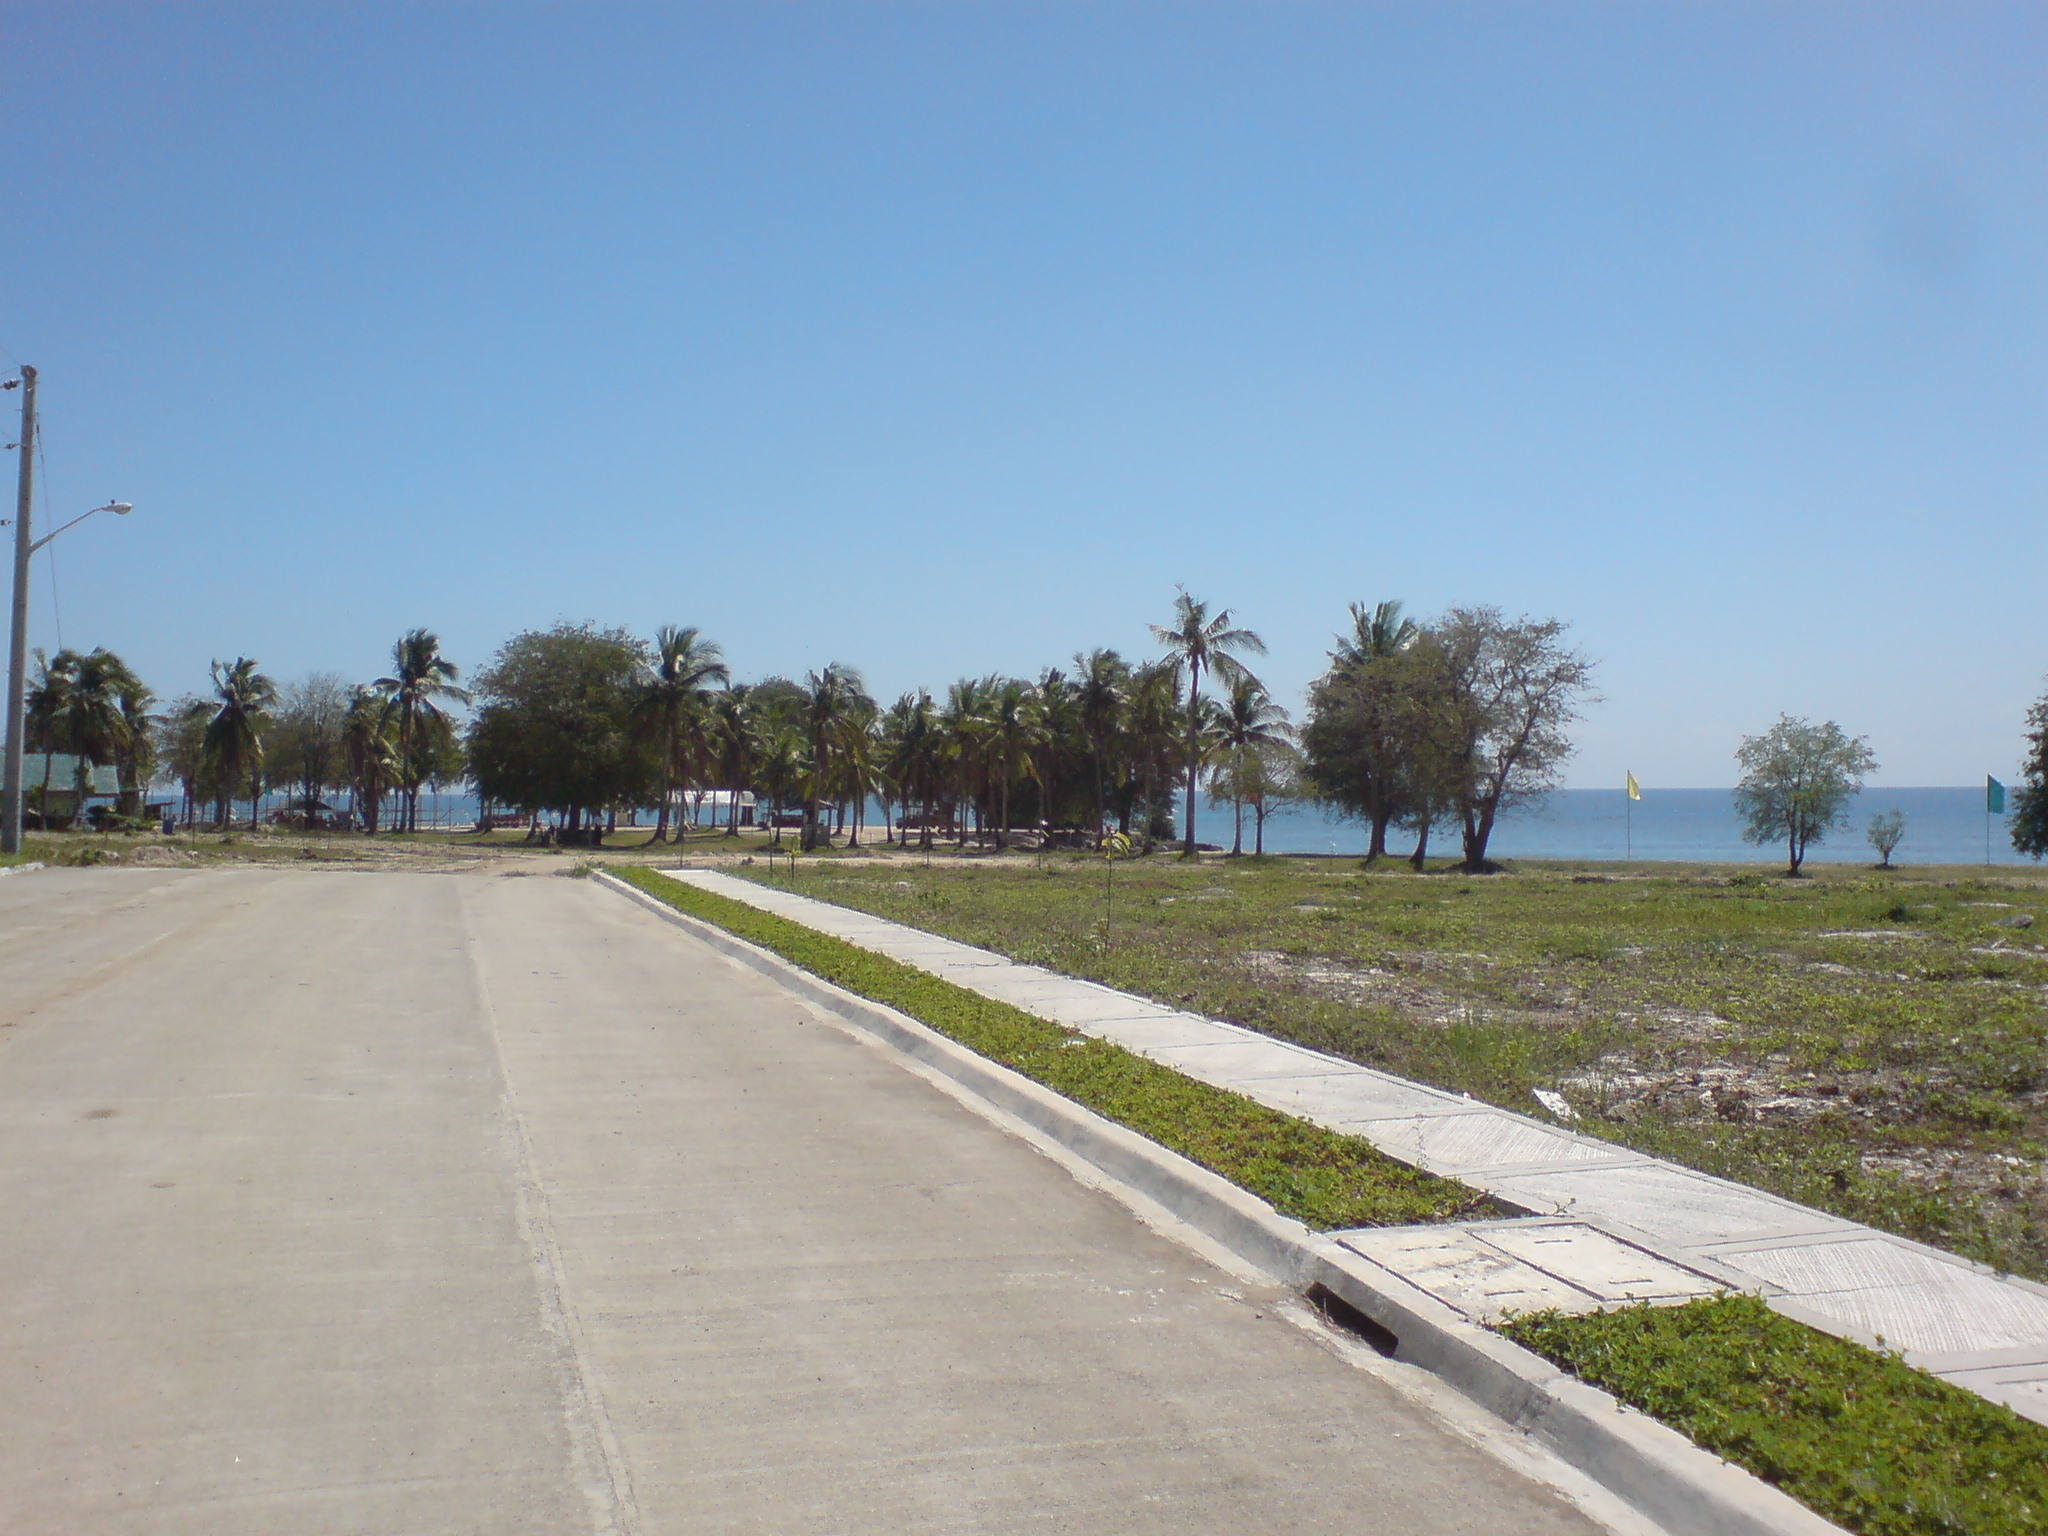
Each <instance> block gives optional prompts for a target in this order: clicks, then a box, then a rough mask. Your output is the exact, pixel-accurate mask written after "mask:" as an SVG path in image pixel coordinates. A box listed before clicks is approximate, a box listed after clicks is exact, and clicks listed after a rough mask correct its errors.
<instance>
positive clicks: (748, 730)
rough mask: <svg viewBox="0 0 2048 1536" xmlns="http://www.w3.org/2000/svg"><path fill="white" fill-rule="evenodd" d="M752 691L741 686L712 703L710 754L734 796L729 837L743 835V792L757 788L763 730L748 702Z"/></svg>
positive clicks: (728, 818) (728, 812)
mask: <svg viewBox="0 0 2048 1536" xmlns="http://www.w3.org/2000/svg"><path fill="white" fill-rule="evenodd" d="M752 691H753V690H752V689H750V688H749V687H748V686H747V685H746V684H744V683H741V684H739V685H737V686H736V687H730V688H727V689H726V690H725V691H724V692H722V693H720V694H718V695H717V696H715V697H714V698H713V699H712V701H711V720H710V724H709V728H708V729H709V736H710V745H711V751H712V754H713V755H714V756H715V757H716V758H717V760H718V776H719V777H720V778H721V779H723V780H725V787H726V790H727V792H728V793H730V794H731V796H732V799H731V801H730V802H729V803H728V805H727V806H726V817H725V835H726V836H727V837H738V836H739V835H740V792H741V791H742V790H750V789H752V788H753V787H754V765H755V763H756V762H757V761H758V760H759V757H760V753H761V737H760V731H759V729H758V728H757V724H756V721H755V719H754V713H755V712H754V709H753V706H752V704H751V703H750V702H749V695H750V694H751V693H752Z"/></svg>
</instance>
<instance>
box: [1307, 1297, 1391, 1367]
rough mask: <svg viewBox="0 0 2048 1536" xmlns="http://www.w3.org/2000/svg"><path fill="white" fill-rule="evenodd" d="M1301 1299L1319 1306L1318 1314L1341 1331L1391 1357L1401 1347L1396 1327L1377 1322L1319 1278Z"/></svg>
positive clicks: (1313, 1305)
mask: <svg viewBox="0 0 2048 1536" xmlns="http://www.w3.org/2000/svg"><path fill="white" fill-rule="evenodd" d="M1302 1299H1303V1300H1304V1301H1306V1302H1307V1303H1308V1304H1309V1305H1310V1306H1312V1307H1314V1308H1315V1309H1316V1315H1317V1316H1318V1317H1320V1318H1321V1319H1322V1320H1323V1321H1324V1322H1326V1323H1328V1324H1329V1325H1330V1326H1331V1327H1332V1328H1335V1329H1336V1330H1338V1331H1339V1332H1340V1333H1348V1334H1350V1335H1351V1337H1353V1338H1354V1339H1357V1340H1359V1341H1360V1342H1361V1343H1364V1344H1369V1345H1371V1346H1372V1347H1373V1348H1374V1349H1376V1350H1378V1351H1379V1352H1380V1353H1381V1354H1383V1355H1386V1356H1387V1357H1389V1358H1390V1359H1391V1358H1392V1356H1393V1353H1394V1351H1395V1350H1397V1349H1399V1348H1400V1347H1401V1341H1400V1339H1398V1338H1396V1337H1395V1335H1394V1330H1393V1329H1391V1328H1389V1327H1387V1326H1386V1325H1385V1324H1383V1323H1376V1322H1374V1321H1373V1320H1372V1319H1371V1318H1369V1317H1367V1316H1366V1315H1365V1314H1364V1313H1363V1312H1361V1311H1359V1310H1358V1308H1356V1307H1354V1306H1353V1305H1351V1303H1350V1302H1348V1301H1346V1300H1345V1299H1344V1298H1343V1297H1342V1296H1339V1295H1338V1294H1337V1293H1336V1292H1335V1291H1333V1290H1331V1289H1330V1288H1329V1287H1328V1286H1327V1285H1324V1284H1323V1282H1322V1281H1320V1280H1318V1281H1317V1282H1316V1283H1315V1284H1314V1285H1312V1286H1310V1287H1309V1288H1308V1289H1307V1290H1306V1291H1304V1292H1302Z"/></svg>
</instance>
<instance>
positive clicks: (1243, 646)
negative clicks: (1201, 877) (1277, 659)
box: [1152, 587, 1266, 859]
mask: <svg viewBox="0 0 2048 1536" xmlns="http://www.w3.org/2000/svg"><path fill="white" fill-rule="evenodd" d="M1152 634H1153V637H1154V638H1155V639H1157V640H1158V641H1159V643H1160V644H1161V645H1163V646H1165V647H1166V654H1167V659H1168V660H1169V661H1170V662H1171V663H1172V664H1173V667H1174V669H1175V670H1176V671H1179V672H1185V673H1186V674H1187V682H1188V698H1187V710H1188V731H1187V752H1188V773H1187V837H1186V840H1185V841H1184V842H1183V844H1182V847H1181V853H1182V855H1183V856H1185V857H1187V858H1190V859H1191V858H1193V857H1194V856H1195V780H1196V777H1197V776H1198V775H1199V774H1200V772H1201V751H1202V745H1201V739H1200V736H1201V732H1200V728H1199V727H1200V711H1201V694H1202V674H1203V673H1204V672H1208V673H1209V674H1211V675H1212V676H1213V677H1215V678H1216V679H1217V681H1219V682H1221V683H1224V684H1226V685H1229V684H1234V683H1235V682H1236V681H1237V680H1238V679H1239V678H1240V677H1249V676H1251V674H1250V673H1249V672H1247V671H1246V670H1245V668H1244V664H1243V663H1242V662H1240V661H1239V660H1238V659H1237V656H1236V653H1237V652H1239V651H1249V652H1250V653H1251V654H1252V655H1254V656H1263V655H1265V654H1266V642H1265V641H1263V640H1261V639H1260V638H1259V637H1258V636H1257V635H1255V634H1254V633H1252V631H1250V630H1248V629H1232V628H1231V627H1230V610H1229V609H1228V608H1225V609H1222V610H1221V611H1220V612H1218V613H1217V614H1216V616H1215V617H1214V618H1211V617H1210V616H1209V605H1208V604H1207V603H1205V602H1201V601H1200V600H1198V599H1196V598H1193V597H1190V596H1188V591H1187V588H1185V587H1182V588H1180V595H1179V596H1178V597H1177V598H1175V599H1174V604H1173V622H1172V623H1171V624H1164V625H1161V624H1154V625H1153V626H1152Z"/></svg>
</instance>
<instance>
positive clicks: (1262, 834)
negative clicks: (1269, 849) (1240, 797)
mask: <svg viewBox="0 0 2048 1536" xmlns="http://www.w3.org/2000/svg"><path fill="white" fill-rule="evenodd" d="M1252 819H1253V825H1252V857H1254V858H1258V859H1263V858H1264V857H1265V856H1266V802H1265V801H1263V800H1254V801H1253V802H1252Z"/></svg>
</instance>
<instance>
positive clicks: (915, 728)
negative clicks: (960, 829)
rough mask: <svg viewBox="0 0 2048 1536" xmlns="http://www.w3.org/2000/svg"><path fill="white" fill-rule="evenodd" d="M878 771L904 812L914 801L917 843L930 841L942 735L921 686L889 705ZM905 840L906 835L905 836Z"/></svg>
mask: <svg viewBox="0 0 2048 1536" xmlns="http://www.w3.org/2000/svg"><path fill="white" fill-rule="evenodd" d="M885 741H886V743H887V745H886V748H885V750H884V753H883V758H882V771H883V772H884V773H885V774H887V775H888V778H889V781H890V782H891V783H892V784H894V785H895V786H896V792H897V794H898V795H899V796H901V798H902V803H903V808H904V810H905V812H906V813H907V812H908V811H909V809H910V804H911V801H912V800H913V799H914V800H916V802H917V804H918V809H919V816H918V846H919V847H921V848H929V847H931V845H932V814H933V807H934V805H935V804H936V802H937V800H938V791H939V784H940V781H941V779H942V778H943V776H944V774H945V736H944V733H943V731H942V730H941V728H940V724H939V719H938V714H937V711H936V710H934V709H933V707H932V696H931V695H930V694H928V693H926V692H925V691H924V690H923V689H919V690H918V691H917V693H916V694H914V695H913V694H908V693H906V694H904V695H903V697H902V698H900V699H898V700H897V701H896V702H895V703H894V704H893V705H891V706H890V709H889V719H888V725H887V731H886V736H885ZM905 841H906V843H907V842H908V839H907V838H906V839H905Z"/></svg>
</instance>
